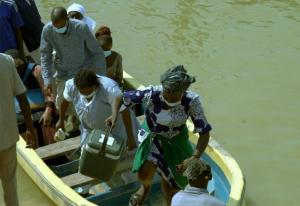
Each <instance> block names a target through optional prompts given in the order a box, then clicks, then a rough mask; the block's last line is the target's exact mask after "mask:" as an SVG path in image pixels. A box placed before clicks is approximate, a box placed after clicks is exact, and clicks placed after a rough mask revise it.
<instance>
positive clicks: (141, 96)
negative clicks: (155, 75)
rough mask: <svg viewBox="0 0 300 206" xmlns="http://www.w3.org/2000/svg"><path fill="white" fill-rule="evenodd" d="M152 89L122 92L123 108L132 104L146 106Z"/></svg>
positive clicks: (150, 87)
mask: <svg viewBox="0 0 300 206" xmlns="http://www.w3.org/2000/svg"><path fill="white" fill-rule="evenodd" d="M152 91H153V87H152V86H149V87H145V88H142V89H137V90H133V91H126V92H124V97H123V102H124V105H125V106H127V107H128V106H131V105H132V104H146V105H147V104H148V102H149V101H150V98H151V94H152Z"/></svg>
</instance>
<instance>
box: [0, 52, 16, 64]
mask: <svg viewBox="0 0 300 206" xmlns="http://www.w3.org/2000/svg"><path fill="white" fill-rule="evenodd" d="M13 64H14V60H13V58H12V57H11V56H9V55H7V54H3V53H0V66H1V67H2V66H11V65H13Z"/></svg>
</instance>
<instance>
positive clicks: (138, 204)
mask: <svg viewBox="0 0 300 206" xmlns="http://www.w3.org/2000/svg"><path fill="white" fill-rule="evenodd" d="M143 203H144V198H143V196H142V195H140V194H137V193H134V194H132V195H131V197H130V199H129V206H142V205H143Z"/></svg>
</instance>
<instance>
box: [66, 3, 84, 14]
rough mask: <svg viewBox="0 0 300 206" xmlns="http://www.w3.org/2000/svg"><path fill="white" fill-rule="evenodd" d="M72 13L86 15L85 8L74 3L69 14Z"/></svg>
mask: <svg viewBox="0 0 300 206" xmlns="http://www.w3.org/2000/svg"><path fill="white" fill-rule="evenodd" d="M71 11H77V12H79V13H81V15H82V16H84V14H85V8H84V7H83V6H82V5H81V4H77V3H73V4H72V5H71V6H69V8H68V10H67V13H69V12H71Z"/></svg>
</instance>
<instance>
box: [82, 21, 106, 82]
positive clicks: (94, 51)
mask: <svg viewBox="0 0 300 206" xmlns="http://www.w3.org/2000/svg"><path fill="white" fill-rule="evenodd" d="M83 29H84V33H85V43H86V48H87V49H88V50H89V51H90V53H91V56H92V62H93V67H94V68H95V69H96V70H97V71H96V73H97V74H99V75H103V76H105V75H106V60H105V57H104V52H103V50H102V48H101V46H100V45H99V43H98V42H97V41H96V39H95V37H94V36H93V34H92V32H91V31H90V29H89V28H88V26H87V25H86V24H85V25H84V26H83Z"/></svg>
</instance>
